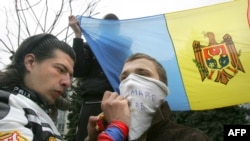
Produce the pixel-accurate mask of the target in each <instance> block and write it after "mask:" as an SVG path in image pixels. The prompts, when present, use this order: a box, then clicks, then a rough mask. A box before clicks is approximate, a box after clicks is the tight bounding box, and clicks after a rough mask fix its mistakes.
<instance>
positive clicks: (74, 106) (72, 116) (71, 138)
mask: <svg viewBox="0 0 250 141" xmlns="http://www.w3.org/2000/svg"><path fill="white" fill-rule="evenodd" d="M72 92H73V93H72V95H71V96H70V98H71V105H70V108H69V114H68V120H69V122H68V123H67V128H68V130H69V131H68V132H67V134H66V135H65V137H64V139H65V140H66V141H75V136H76V128H77V124H78V120H79V114H80V110H81V105H82V98H81V96H80V95H79V93H80V89H79V87H75V86H72Z"/></svg>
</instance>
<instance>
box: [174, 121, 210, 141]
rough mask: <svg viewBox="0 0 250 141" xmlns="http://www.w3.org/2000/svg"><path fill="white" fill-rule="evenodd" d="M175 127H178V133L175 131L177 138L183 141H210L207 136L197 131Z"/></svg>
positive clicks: (185, 127)
mask: <svg viewBox="0 0 250 141" xmlns="http://www.w3.org/2000/svg"><path fill="white" fill-rule="evenodd" d="M177 126H178V127H179V131H177V132H179V135H180V136H179V137H181V138H183V139H184V140H185V141H210V140H209V138H208V136H207V135H206V134H205V133H203V132H202V131H201V130H199V129H196V128H192V127H188V126H184V125H180V124H178V125H177Z"/></svg>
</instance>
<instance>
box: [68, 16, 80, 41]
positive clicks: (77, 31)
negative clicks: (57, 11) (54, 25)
mask: <svg viewBox="0 0 250 141" xmlns="http://www.w3.org/2000/svg"><path fill="white" fill-rule="evenodd" d="M69 26H70V27H71V29H72V30H73V31H74V33H75V37H76V38H81V29H80V25H79V22H78V20H77V18H76V17H75V16H73V15H71V16H69Z"/></svg>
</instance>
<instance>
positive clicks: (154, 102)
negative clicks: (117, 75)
mask: <svg viewBox="0 0 250 141" xmlns="http://www.w3.org/2000/svg"><path fill="white" fill-rule="evenodd" d="M119 89H120V94H121V95H123V96H124V97H125V98H127V99H128V101H129V108H130V112H131V118H130V127H129V140H130V141H131V140H136V139H138V138H139V137H140V136H141V135H142V134H143V133H144V132H145V131H146V130H147V129H148V128H149V127H150V125H151V121H152V118H153V116H154V113H155V111H156V110H157V108H158V107H159V106H160V104H161V103H163V102H164V101H165V98H166V96H167V94H168V93H169V90H168V87H167V85H166V84H164V83H163V82H161V81H159V80H156V79H153V78H149V77H145V76H141V75H137V74H130V75H129V76H128V77H127V78H126V79H124V80H123V81H122V82H121V83H120V86H119Z"/></svg>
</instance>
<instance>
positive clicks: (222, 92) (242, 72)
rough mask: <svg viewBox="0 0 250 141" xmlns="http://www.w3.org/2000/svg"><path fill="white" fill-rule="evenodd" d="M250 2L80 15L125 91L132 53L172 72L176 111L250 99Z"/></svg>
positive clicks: (106, 68)
mask: <svg viewBox="0 0 250 141" xmlns="http://www.w3.org/2000/svg"><path fill="white" fill-rule="evenodd" d="M248 6H249V5H248V1H247V0H238V1H232V2H226V3H222V4H216V5H212V6H207V7H202V8H196V9H191V10H185V11H180V12H173V13H166V14H162V15H155V16H149V17H143V18H136V19H127V20H119V21H110V20H100V19H94V18H89V17H82V16H78V19H79V21H80V26H81V28H82V31H83V34H84V36H85V38H86V40H87V42H88V43H89V44H90V46H91V49H92V51H93V52H94V54H95V55H96V57H97V59H98V60H99V62H100V64H101V66H102V68H103V70H104V72H105V74H106V75H107V77H108V79H109V81H110V83H111V84H112V86H113V87H114V89H115V90H116V91H118V92H119V90H118V87H119V74H120V72H121V69H122V66H123V63H124V61H125V59H126V58H127V57H128V56H129V55H131V54H132V53H137V52H141V53H146V54H149V55H151V56H152V57H154V58H156V59H157V60H158V61H160V62H161V63H162V65H163V66H164V67H165V69H166V71H167V76H168V84H169V85H168V86H169V89H170V94H169V95H168V97H167V98H166V100H167V101H168V103H169V104H170V107H171V109H172V110H205V109H213V108H219V107H225V106H231V105H237V104H242V103H248V102H250V92H249V91H248V88H249V87H250V61H249V57H250V29H249V23H248V19H249V14H248V13H249V11H248V8H249V7H248Z"/></svg>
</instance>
